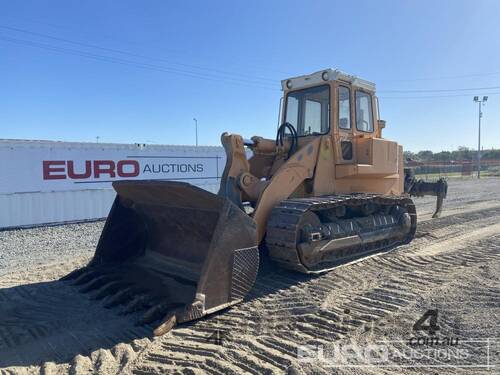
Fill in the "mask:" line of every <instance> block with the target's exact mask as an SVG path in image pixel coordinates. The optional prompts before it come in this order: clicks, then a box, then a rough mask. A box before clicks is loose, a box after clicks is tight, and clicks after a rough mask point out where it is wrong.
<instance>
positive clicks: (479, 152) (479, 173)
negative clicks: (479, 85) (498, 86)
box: [474, 96, 488, 179]
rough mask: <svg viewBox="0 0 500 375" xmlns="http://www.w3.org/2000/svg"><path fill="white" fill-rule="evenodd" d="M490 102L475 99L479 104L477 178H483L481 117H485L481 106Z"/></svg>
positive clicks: (484, 99)
mask: <svg viewBox="0 0 500 375" xmlns="http://www.w3.org/2000/svg"><path fill="white" fill-rule="evenodd" d="M487 100H488V97H487V96H483V99H482V100H479V96H475V97H474V101H475V102H476V103H477V104H478V109H479V113H478V120H479V121H478V122H479V124H478V133H477V178H478V179H480V178H481V117H483V112H482V111H481V106H482V105H485V104H486V101H487Z"/></svg>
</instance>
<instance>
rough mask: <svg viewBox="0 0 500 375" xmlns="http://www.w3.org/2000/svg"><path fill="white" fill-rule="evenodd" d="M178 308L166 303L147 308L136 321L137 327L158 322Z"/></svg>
mask: <svg viewBox="0 0 500 375" xmlns="http://www.w3.org/2000/svg"><path fill="white" fill-rule="evenodd" d="M178 306H179V305H175V304H172V303H168V302H161V303H159V304H157V305H155V306H153V307H151V308H149V309H148V310H147V311H146V312H145V313H144V314H143V315H142V317H141V318H140V319H139V320H138V321H137V325H144V324H149V323H152V322H154V321H156V320H160V319H161V318H163V317H165V315H166V314H167V312H169V311H171V310H172V309H174V308H176V307H178Z"/></svg>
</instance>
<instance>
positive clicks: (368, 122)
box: [356, 90, 373, 132]
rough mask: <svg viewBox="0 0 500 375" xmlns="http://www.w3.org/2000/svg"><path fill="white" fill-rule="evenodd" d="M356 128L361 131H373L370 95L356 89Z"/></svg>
mask: <svg viewBox="0 0 500 375" xmlns="http://www.w3.org/2000/svg"><path fill="white" fill-rule="evenodd" d="M356 128H357V129H358V130H360V131H362V132H373V112H372V97H371V95H370V94H367V93H366V92H363V91H359V90H358V91H356Z"/></svg>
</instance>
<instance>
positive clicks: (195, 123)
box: [193, 118, 198, 146]
mask: <svg viewBox="0 0 500 375" xmlns="http://www.w3.org/2000/svg"><path fill="white" fill-rule="evenodd" d="M193 121H194V129H195V132H196V146H198V120H197V119H196V118H193Z"/></svg>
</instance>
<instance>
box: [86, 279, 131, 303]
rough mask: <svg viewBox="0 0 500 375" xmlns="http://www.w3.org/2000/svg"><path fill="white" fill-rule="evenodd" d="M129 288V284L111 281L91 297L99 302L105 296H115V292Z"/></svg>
mask: <svg viewBox="0 0 500 375" xmlns="http://www.w3.org/2000/svg"><path fill="white" fill-rule="evenodd" d="M128 286H130V283H126V282H123V281H111V282H110V283H108V284H106V285H104V286H103V287H101V288H100V289H99V290H98V291H97V292H96V294H95V295H94V296H93V297H92V299H95V300H100V299H103V298H104V297H106V296H109V295H112V294H115V293H116V292H118V291H120V290H123V289H125V288H127V287H128Z"/></svg>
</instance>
